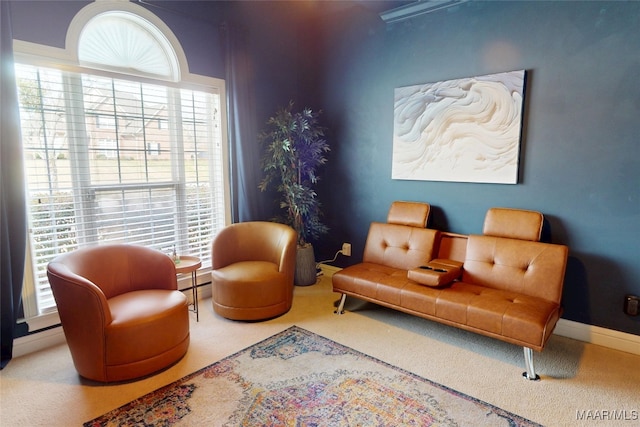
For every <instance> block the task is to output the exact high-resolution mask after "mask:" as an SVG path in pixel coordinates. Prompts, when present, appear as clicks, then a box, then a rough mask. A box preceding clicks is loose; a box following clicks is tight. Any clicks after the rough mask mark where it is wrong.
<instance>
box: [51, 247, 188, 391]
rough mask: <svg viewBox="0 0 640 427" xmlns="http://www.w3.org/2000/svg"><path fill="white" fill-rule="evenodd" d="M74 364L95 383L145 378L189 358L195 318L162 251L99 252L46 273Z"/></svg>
mask: <svg viewBox="0 0 640 427" xmlns="http://www.w3.org/2000/svg"><path fill="white" fill-rule="evenodd" d="M47 275H48V277H49V283H50V284H51V289H52V290H53V296H54V298H55V300H56V304H57V306H58V313H59V314H60V320H61V322H62V328H63V330H64V334H65V337H66V339H67V343H68V345H69V350H70V351H71V356H72V358H73V363H74V365H75V367H76V370H77V371H78V373H79V374H80V375H81V376H83V377H85V378H89V379H91V380H95V381H102V382H111V381H124V380H129V379H133V378H138V377H142V376H145V375H148V374H151V373H153V372H156V371H158V370H161V369H163V368H165V367H167V366H169V365H171V364H173V363H175V362H177V361H178V360H180V359H181V358H182V356H184V354H185V353H186V352H187V349H188V347H189V310H188V303H187V298H186V296H185V295H184V294H183V293H182V292H180V291H179V290H177V289H178V287H177V281H176V270H175V264H174V263H173V261H172V260H171V258H170V257H168V256H167V255H165V254H163V253H162V252H160V251H157V250H154V249H150V248H146V247H142V246H134V245H121V244H117V245H101V246H93V247H87V248H82V249H78V250H76V251H73V252H70V253H68V254H64V255H60V256H58V257H56V258H55V259H54V260H53V261H51V262H50V263H49V265H48V266H47Z"/></svg>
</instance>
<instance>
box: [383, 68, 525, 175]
mask: <svg viewBox="0 0 640 427" xmlns="http://www.w3.org/2000/svg"><path fill="white" fill-rule="evenodd" d="M524 81H525V70H520V71H510V72H505V73H497V74H490V75H485V76H479V77H470V78H462V79H455V80H447V81H442V82H437V83H427V84H421V85H414V86H406V87H401V88H397V89H396V90H395V96H394V108H393V110H394V126H393V161H392V162H393V163H392V170H391V175H392V178H393V179H405V180H423V181H454V182H477V183H498V184H517V182H518V163H519V156H520V138H521V128H522V109H523V102H524Z"/></svg>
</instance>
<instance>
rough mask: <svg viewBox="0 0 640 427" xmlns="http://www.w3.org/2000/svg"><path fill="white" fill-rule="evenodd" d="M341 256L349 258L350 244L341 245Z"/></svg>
mask: <svg viewBox="0 0 640 427" xmlns="http://www.w3.org/2000/svg"><path fill="white" fill-rule="evenodd" d="M342 255H344V256H351V243H343V244H342Z"/></svg>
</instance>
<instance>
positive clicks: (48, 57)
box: [13, 0, 231, 332]
mask: <svg viewBox="0 0 640 427" xmlns="http://www.w3.org/2000/svg"><path fill="white" fill-rule="evenodd" d="M114 10H118V11H125V12H130V13H133V14H135V15H138V16H139V17H141V18H144V19H146V20H148V21H149V22H150V23H151V24H152V25H154V26H155V27H156V28H158V29H159V30H160V31H161V32H162V33H163V35H164V36H165V37H166V38H167V40H168V42H169V44H170V45H171V46H172V48H173V50H174V53H175V56H176V59H177V62H178V67H179V70H178V74H177V75H178V76H180V77H179V81H178V82H171V81H166V80H159V79H156V78H148V77H145V76H141V75H138V74H136V77H137V78H138V80H139V81H141V82H145V81H147V82H150V83H158V82H161V84H163V85H165V86H172V85H174V86H175V87H180V88H185V89H194V90H200V91H204V92H207V91H211V89H214V88H215V89H216V90H217V91H218V93H219V95H220V98H221V99H222V100H223V102H221V103H220V109H221V114H222V117H227V109H226V108H227V105H226V102H225V101H224V100H226V84H225V81H224V80H222V79H218V78H215V77H208V76H202V75H197V74H191V73H190V72H189V67H188V63H187V59H186V56H185V54H184V50H183V49H182V46H181V45H180V42H179V41H178V39H177V37H176V36H175V35H174V34H173V32H172V31H171V29H170V28H169V27H168V26H167V25H166V24H165V23H164V22H163V21H162V20H161V19H160V18H158V17H157V16H156V15H154V14H153V13H151V12H150V11H148V10H147V9H145V8H143V7H141V6H138V5H135V4H132V3H130V2H129V1H119V0H115V1H97V2H94V3H92V4H90V5H87V6H85V7H84V8H83V9H81V10H80V11H79V12H78V13H77V14H76V16H75V17H74V19H73V20H72V22H71V24H70V25H69V28H68V31H67V37H66V43H65V46H66V48H64V49H61V48H57V47H53V46H46V45H41V44H36V43H32V42H28V41H24V40H17V39H14V40H13V54H14V61H15V62H16V63H20V62H27V63H30V64H32V65H38V66H43V67H54V68H58V67H60V66H63V67H64V68H65V69H66V70H67V71H73V72H78V73H82V72H88V73H91V74H99V75H104V76H108V77H113V78H118V77H122V76H131V74H120V73H117V72H113V71H107V70H96V69H94V68H87V67H84V66H82V65H80V64H79V61H78V53H77V49H78V40H79V37H80V34H81V32H82V29H83V28H84V26H85V25H86V24H87V23H88V22H89V21H90V20H91V19H92V18H93V17H95V16H97V15H98V14H100V13H105V12H109V11H114ZM220 131H221V136H222V141H223V144H222V157H223V162H222V164H223V171H222V172H223V176H224V177H225V180H226V185H225V186H224V199H225V221H226V224H227V225H228V224H230V222H231V207H230V206H231V204H230V200H231V195H230V185H229V153H228V144H227V143H226V142H227V141H228V133H227V123H226V120H222V123H221V130H220ZM26 252H27V255H26V258H25V274H24V283H23V307H24V311H25V313H24V314H25V319H24V320H25V322H26V323H27V325H28V327H29V332H33V331H37V330H40V329H44V328H47V327H50V326H54V325H57V324H59V323H60V318H59V316H58V313H57V312H50V313H44V314H41V315H38V314H37V307H36V302H35V298H36V296H35V280H34V277H33V272H32V268H31V266H32V261H31V255H30V253H31V249H30V243H29V239H27V250H26ZM207 277H208V269H203V270H201V271H199V272H198V283H199V284H202V283H206V282H207V280H206V278H207ZM188 286H190V281H189V282H187V278H184V277H179V288H180V289H184V288H185V287H188Z"/></svg>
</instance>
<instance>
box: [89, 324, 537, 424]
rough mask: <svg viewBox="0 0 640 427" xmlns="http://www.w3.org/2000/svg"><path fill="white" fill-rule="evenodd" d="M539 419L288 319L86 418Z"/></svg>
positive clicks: (171, 421) (337, 421) (300, 421)
mask: <svg viewBox="0 0 640 427" xmlns="http://www.w3.org/2000/svg"><path fill="white" fill-rule="evenodd" d="M174 424H176V425H207V426H296V427H309V426H420V427H424V426H474V427H477V426H492V427H495V426H538V425H539V424H536V423H533V422H531V421H529V420H526V419H524V418H522V417H520V416H518V415H515V414H512V413H510V412H507V411H504V410H502V409H500V408H498V407H496V406H493V405H490V404H488V403H485V402H482V401H480V400H478V399H475V398H473V397H470V396H467V395H464V394H462V393H458V392H456V391H455V390H452V389H450V388H447V387H445V386H442V385H440V384H437V383H434V382H432V381H429V380H427V379H424V378H421V377H419V376H417V375H414V374H412V373H410V372H407V371H405V370H402V369H399V368H397V367H394V366H391V365H389V364H387V363H384V362H382V361H380V360H377V359H375V358H373V357H370V356H367V355H366V354H363V353H360V352H358V351H355V350H353V349H351V348H349V347H345V346H343V345H340V344H338V343H335V342H333V341H331V340H329V339H327V338H324V337H321V336H319V335H316V334H314V333H312V332H309V331H307V330H305V329H302V328H299V327H297V326H293V327H291V328H289V329H287V330H285V331H283V332H281V333H279V334H276V335H274V336H272V337H270V338H268V339H266V340H264V341H262V342H260V343H258V344H255V345H253V346H251V347H249V348H246V349H244V350H242V351H240V352H238V353H236V354H234V355H232V356H229V357H227V358H226V359H223V360H221V361H219V362H217V363H214V364H213V365H210V366H208V367H206V368H203V369H201V370H199V371H197V372H194V373H193V374H190V375H188V376H186V377H184V378H182V379H180V380H178V381H176V382H175V383H173V384H170V385H168V386H166V387H163V388H161V389H158V390H156V391H154V392H152V393H149V394H147V395H146V396H143V397H141V398H139V399H136V400H134V401H132V402H130V403H128V404H126V405H124V406H122V407H120V408H118V409H115V410H113V411H111V412H108V413H106V414H104V415H102V416H101V417H99V418H96V419H95V420H92V421H89V422H86V423H85V424H84V425H85V426H171V425H174Z"/></svg>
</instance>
